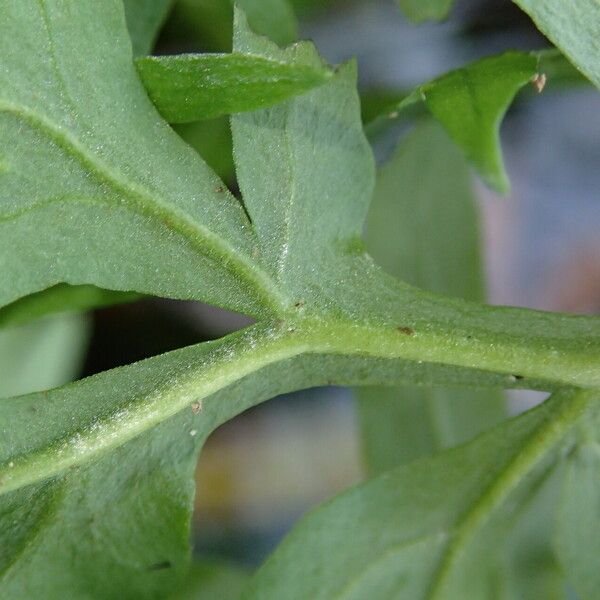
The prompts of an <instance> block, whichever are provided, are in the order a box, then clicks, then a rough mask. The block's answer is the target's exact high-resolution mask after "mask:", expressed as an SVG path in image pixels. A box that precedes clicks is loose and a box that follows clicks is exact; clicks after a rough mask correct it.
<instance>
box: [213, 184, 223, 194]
mask: <svg viewBox="0 0 600 600" xmlns="http://www.w3.org/2000/svg"><path fill="white" fill-rule="evenodd" d="M224 191H225V188H224V187H223V186H222V185H218V186H217V187H216V188H215V192H217V194H222V193H223V192H224Z"/></svg>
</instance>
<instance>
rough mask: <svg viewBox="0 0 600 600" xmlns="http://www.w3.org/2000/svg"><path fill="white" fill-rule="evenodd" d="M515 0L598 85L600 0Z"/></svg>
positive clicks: (599, 73) (598, 85)
mask: <svg viewBox="0 0 600 600" xmlns="http://www.w3.org/2000/svg"><path fill="white" fill-rule="evenodd" d="M513 1H514V2H515V4H517V5H518V6H520V7H521V8H522V9H523V10H524V11H525V12H526V13H527V14H528V15H529V16H530V17H531V18H532V19H533V21H534V23H535V24H536V25H537V27H538V28H539V30H540V31H541V32H542V33H543V34H544V35H546V36H548V38H549V39H550V40H551V41H552V43H553V44H554V45H555V46H557V47H558V48H560V50H561V51H562V52H563V53H564V54H565V55H566V56H567V57H568V58H569V59H570V60H571V62H572V63H573V64H574V65H575V66H576V67H577V68H578V69H580V70H581V72H582V73H583V74H584V75H585V76H586V77H587V78H588V79H589V80H590V81H592V82H593V83H594V84H595V85H596V87H600V46H599V45H598V40H599V39H600V4H599V3H598V1H597V0H570V1H569V2H564V1H563V0H513Z"/></svg>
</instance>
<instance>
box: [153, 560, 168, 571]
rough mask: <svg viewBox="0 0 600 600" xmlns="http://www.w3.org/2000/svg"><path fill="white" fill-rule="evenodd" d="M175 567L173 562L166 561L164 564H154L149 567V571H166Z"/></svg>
mask: <svg viewBox="0 0 600 600" xmlns="http://www.w3.org/2000/svg"><path fill="white" fill-rule="evenodd" d="M172 566H173V565H172V564H171V561H169V560H164V561H163V562H158V563H154V564H153V565H150V566H149V567H148V571H164V570H165V569H170V568H171V567H172Z"/></svg>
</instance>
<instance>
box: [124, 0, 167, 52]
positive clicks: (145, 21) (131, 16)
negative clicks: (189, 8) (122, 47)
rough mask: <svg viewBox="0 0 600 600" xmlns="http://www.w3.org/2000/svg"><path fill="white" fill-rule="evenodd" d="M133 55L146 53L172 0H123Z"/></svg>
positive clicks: (165, 16) (152, 45)
mask: <svg viewBox="0 0 600 600" xmlns="http://www.w3.org/2000/svg"><path fill="white" fill-rule="evenodd" d="M123 4H124V6H125V18H126V19H127V28H128V29H129V35H130V36H131V44H132V46H133V54H134V56H141V55H144V54H148V53H149V52H150V51H151V50H152V48H153V47H154V42H155V41H156V37H157V35H158V32H159V30H160V28H161V26H162V24H163V23H164V22H165V19H166V18H167V15H168V14H169V11H170V10H171V8H172V6H173V0H123Z"/></svg>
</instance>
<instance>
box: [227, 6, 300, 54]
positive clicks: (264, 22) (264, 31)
mask: <svg viewBox="0 0 600 600" xmlns="http://www.w3.org/2000/svg"><path fill="white" fill-rule="evenodd" d="M229 1H230V2H231V0H229ZM236 5H237V6H238V7H239V8H241V9H242V10H243V11H244V13H246V15H248V22H249V23H250V27H251V28H252V30H253V31H256V33H258V34H260V35H265V36H267V37H268V38H269V39H271V40H273V41H274V42H276V43H277V44H281V45H285V44H290V43H291V42H294V41H295V40H296V38H297V37H298V23H297V21H296V15H295V14H294V9H293V8H292V5H291V4H290V2H289V0H236Z"/></svg>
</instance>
